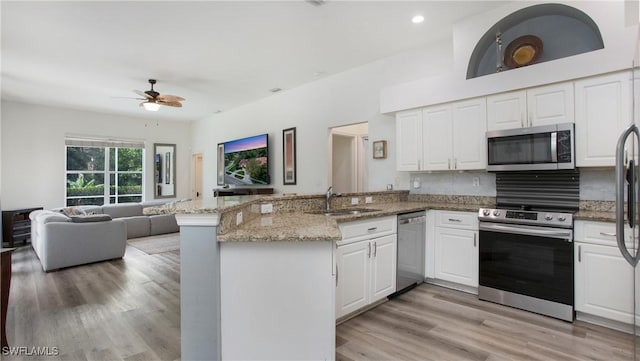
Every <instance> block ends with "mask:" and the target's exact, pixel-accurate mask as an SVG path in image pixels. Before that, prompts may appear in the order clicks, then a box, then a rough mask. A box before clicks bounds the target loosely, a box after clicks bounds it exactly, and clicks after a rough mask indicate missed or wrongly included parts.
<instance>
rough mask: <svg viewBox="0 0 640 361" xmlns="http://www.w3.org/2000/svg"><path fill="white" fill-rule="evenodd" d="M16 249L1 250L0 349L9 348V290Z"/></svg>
mask: <svg viewBox="0 0 640 361" xmlns="http://www.w3.org/2000/svg"><path fill="white" fill-rule="evenodd" d="M14 250H15V248H3V249H1V250H0V274H1V275H0V285H1V288H2V289H1V290H0V294H1V296H2V297H0V306H1V307H0V322H1V323H2V324H0V348H1V347H5V346H9V344H8V342H7V330H6V325H7V310H8V308H9V290H10V289H11V253H13V251H14Z"/></svg>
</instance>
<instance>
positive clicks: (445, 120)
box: [396, 97, 487, 171]
mask: <svg viewBox="0 0 640 361" xmlns="http://www.w3.org/2000/svg"><path fill="white" fill-rule="evenodd" d="M486 127H487V108H486V101H485V98H484V97H482V98H475V99H470V100H465V101H461V102H455V103H447V104H443V105H436V106H432V107H427V108H424V109H422V113H421V114H417V113H416V112H415V111H409V112H401V113H398V114H397V115H396V136H397V142H396V143H397V153H398V160H397V169H398V170H399V171H403V170H404V171H406V170H413V171H420V170H424V171H438V170H470V169H485V168H486V164H487V161H486V151H487V150H486V139H485V135H484V133H485V131H486V129H487V128H486Z"/></svg>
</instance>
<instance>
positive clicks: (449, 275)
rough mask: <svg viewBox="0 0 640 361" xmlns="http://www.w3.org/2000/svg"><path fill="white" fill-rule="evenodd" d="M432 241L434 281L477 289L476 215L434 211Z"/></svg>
mask: <svg viewBox="0 0 640 361" xmlns="http://www.w3.org/2000/svg"><path fill="white" fill-rule="evenodd" d="M433 237H434V241H433V242H428V244H432V245H433V246H432V247H433V248H434V249H433V254H434V257H433V263H434V273H433V275H434V278H435V279H436V280H442V281H447V282H452V283H456V284H459V285H464V286H469V287H473V288H477V287H478V257H479V252H478V215H477V214H476V213H472V212H453V211H436V212H435V227H434V231H433ZM427 252H429V251H428V250H427Z"/></svg>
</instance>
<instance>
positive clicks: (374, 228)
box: [367, 227, 378, 232]
mask: <svg viewBox="0 0 640 361" xmlns="http://www.w3.org/2000/svg"><path fill="white" fill-rule="evenodd" d="M377 230H378V227H371V228H369V229H367V231H368V232H375V231H377Z"/></svg>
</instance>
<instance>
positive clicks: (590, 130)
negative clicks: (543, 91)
mask: <svg viewBox="0 0 640 361" xmlns="http://www.w3.org/2000/svg"><path fill="white" fill-rule="evenodd" d="M631 86H632V82H631V73H630V72H622V73H615V74H610V75H603V76H598V77H592V78H587V79H583V80H578V81H576V82H575V93H576V94H575V95H576V167H601V166H613V165H615V159H616V156H615V150H616V144H617V141H618V137H619V136H620V133H621V132H622V131H623V130H624V128H625V127H626V126H627V125H629V124H631V114H632V113H631V111H632V110H631Z"/></svg>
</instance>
